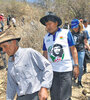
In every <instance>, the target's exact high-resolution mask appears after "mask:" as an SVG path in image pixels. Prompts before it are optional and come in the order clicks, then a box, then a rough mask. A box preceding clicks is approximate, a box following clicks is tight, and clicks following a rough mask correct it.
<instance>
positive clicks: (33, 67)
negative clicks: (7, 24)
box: [0, 29, 53, 100]
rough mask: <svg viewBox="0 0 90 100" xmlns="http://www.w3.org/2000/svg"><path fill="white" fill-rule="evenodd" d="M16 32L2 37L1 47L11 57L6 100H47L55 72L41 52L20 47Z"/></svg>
mask: <svg viewBox="0 0 90 100" xmlns="http://www.w3.org/2000/svg"><path fill="white" fill-rule="evenodd" d="M14 32H15V30H10V29H9V30H7V31H5V33H3V34H2V35H1V36H0V47H1V48H2V49H3V52H6V53H7V54H8V56H9V60H8V76H7V91H6V100H14V96H15V94H16V93H17V95H18V96H17V100H46V99H47V98H48V89H49V88H50V87H51V85H52V79H53V71H52V66H51V64H50V63H49V61H48V60H47V59H46V58H45V57H43V56H42V55H41V54H40V53H39V52H37V51H35V50H34V49H31V48H21V47H19V45H18V41H19V40H20V37H19V36H16V35H15V34H14Z"/></svg>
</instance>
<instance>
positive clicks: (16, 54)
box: [14, 47, 21, 57]
mask: <svg viewBox="0 0 90 100" xmlns="http://www.w3.org/2000/svg"><path fill="white" fill-rule="evenodd" d="M20 51H21V47H19V48H18V50H17V51H16V53H15V54H14V57H16V56H17V57H18V56H19V54H20Z"/></svg>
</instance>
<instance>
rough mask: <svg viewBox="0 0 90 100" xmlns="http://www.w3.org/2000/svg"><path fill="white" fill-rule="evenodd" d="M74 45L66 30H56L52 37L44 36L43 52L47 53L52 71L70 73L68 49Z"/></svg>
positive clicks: (48, 34)
mask: <svg viewBox="0 0 90 100" xmlns="http://www.w3.org/2000/svg"><path fill="white" fill-rule="evenodd" d="M74 45H75V43H74V39H73V37H72V34H71V32H70V31H69V30H67V29H58V30H57V32H56V33H55V34H54V35H52V34H50V33H47V34H46V35H45V37H44V42H43V51H47V52H48V60H49V62H50V63H51V64H52V66H53V71H55V72H68V71H72V61H71V56H70V50H69V47H71V46H74Z"/></svg>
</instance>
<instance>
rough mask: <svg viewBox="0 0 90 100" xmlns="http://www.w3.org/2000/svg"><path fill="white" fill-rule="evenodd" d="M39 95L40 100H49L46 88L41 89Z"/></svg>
mask: <svg viewBox="0 0 90 100" xmlns="http://www.w3.org/2000/svg"><path fill="white" fill-rule="evenodd" d="M38 95H39V100H47V98H48V90H47V89H46V88H41V89H40V91H39V94H38Z"/></svg>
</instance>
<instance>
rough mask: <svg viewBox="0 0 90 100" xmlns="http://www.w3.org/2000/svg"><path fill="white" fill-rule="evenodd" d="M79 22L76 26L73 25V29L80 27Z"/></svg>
mask: <svg viewBox="0 0 90 100" xmlns="http://www.w3.org/2000/svg"><path fill="white" fill-rule="evenodd" d="M78 26H79V24H78V25H76V26H71V29H74V28H78Z"/></svg>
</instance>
